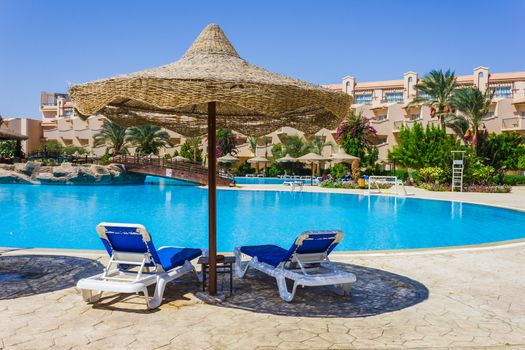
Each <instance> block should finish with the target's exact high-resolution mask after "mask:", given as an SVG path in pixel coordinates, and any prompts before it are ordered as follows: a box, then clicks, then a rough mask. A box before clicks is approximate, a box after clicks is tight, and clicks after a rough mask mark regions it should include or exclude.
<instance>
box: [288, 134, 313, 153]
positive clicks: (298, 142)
mask: <svg viewBox="0 0 525 350" xmlns="http://www.w3.org/2000/svg"><path fill="white" fill-rule="evenodd" d="M282 143H283V145H282V148H283V149H284V153H285V154H289V155H290V156H292V157H294V158H297V157H300V156H304V155H305V154H306V153H308V152H310V145H309V144H308V142H306V141H305V139H304V138H302V137H300V136H298V135H291V136H290V135H287V136H285V137H283V138H282Z"/></svg>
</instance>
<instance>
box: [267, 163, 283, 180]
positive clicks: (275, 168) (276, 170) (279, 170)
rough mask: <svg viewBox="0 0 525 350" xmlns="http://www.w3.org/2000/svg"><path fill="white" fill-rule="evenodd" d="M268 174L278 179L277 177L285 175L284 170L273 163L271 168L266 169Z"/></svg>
mask: <svg viewBox="0 0 525 350" xmlns="http://www.w3.org/2000/svg"><path fill="white" fill-rule="evenodd" d="M266 174H267V175H268V176H270V177H276V176H277V175H282V174H284V169H283V168H282V167H281V166H280V165H279V164H277V163H273V164H272V165H271V166H269V167H268V168H266Z"/></svg>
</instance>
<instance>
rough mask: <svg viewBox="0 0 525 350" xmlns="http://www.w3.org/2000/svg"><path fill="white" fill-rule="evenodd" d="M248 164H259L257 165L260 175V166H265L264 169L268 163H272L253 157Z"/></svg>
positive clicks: (262, 158)
mask: <svg viewBox="0 0 525 350" xmlns="http://www.w3.org/2000/svg"><path fill="white" fill-rule="evenodd" d="M247 162H248V163H250V164H257V165H256V167H257V173H259V171H260V170H261V169H260V168H259V164H263V165H264V167H265V168H266V163H270V161H269V160H268V159H266V158H264V157H253V158H250V159H248V160H247Z"/></svg>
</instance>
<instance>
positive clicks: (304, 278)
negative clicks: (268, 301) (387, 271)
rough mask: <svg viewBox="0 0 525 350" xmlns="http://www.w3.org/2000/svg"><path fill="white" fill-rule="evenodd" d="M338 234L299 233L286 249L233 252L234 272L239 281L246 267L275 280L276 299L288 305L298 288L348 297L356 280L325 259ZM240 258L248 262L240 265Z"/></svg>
mask: <svg viewBox="0 0 525 350" xmlns="http://www.w3.org/2000/svg"><path fill="white" fill-rule="evenodd" d="M343 237H344V234H343V232H341V231H310V232H304V233H302V234H301V235H300V236H299V237H297V239H296V240H295V242H294V244H293V245H292V246H291V247H290V249H288V250H286V249H283V248H281V247H279V246H276V245H258V246H242V247H237V248H235V252H234V253H235V256H236V262H235V272H236V275H237V276H238V277H239V278H243V277H244V276H245V274H246V271H248V269H249V268H250V267H252V268H254V269H257V270H259V271H261V272H263V273H265V274H267V275H270V276H272V277H274V278H275V279H276V280H277V287H278V288H279V295H280V296H281V298H282V299H283V300H284V301H288V302H291V301H292V300H293V298H294V296H295V292H296V289H297V287H298V286H303V287H304V286H326V285H331V286H335V287H337V288H336V291H338V292H340V293H341V294H343V295H344V294H348V295H349V294H350V288H351V285H352V283H354V282H355V281H356V276H355V275H354V274H353V273H351V272H348V271H343V270H340V269H338V268H337V267H336V266H335V265H334V264H333V263H332V262H331V261H330V259H328V255H329V254H330V252H331V251H332V250H333V249H334V248H335V246H336V245H337V244H338V243H339V242H340V241H341V240H342V239H343ZM242 254H245V255H248V256H250V257H251V260H250V261H248V262H247V263H246V265H245V266H243V265H242V263H241V259H242ZM286 279H290V280H292V281H293V282H294V283H293V288H292V291H291V292H289V291H288V287H287V286H286Z"/></svg>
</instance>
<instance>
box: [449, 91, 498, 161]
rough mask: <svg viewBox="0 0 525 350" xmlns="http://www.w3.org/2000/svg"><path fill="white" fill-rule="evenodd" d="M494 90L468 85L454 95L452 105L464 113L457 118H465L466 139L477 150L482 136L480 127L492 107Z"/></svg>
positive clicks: (456, 117)
mask: <svg viewBox="0 0 525 350" xmlns="http://www.w3.org/2000/svg"><path fill="white" fill-rule="evenodd" d="M492 96H493V92H491V90H489V89H487V90H486V91H485V92H481V90H480V89H478V88H477V87H468V88H462V89H459V90H456V91H455V92H454V95H453V96H452V106H453V107H454V108H456V109H457V110H458V111H459V112H461V113H462V114H460V115H456V116H455V119H459V120H461V119H463V120H464V122H465V121H466V123H468V129H467V131H466V133H465V140H466V141H467V142H470V143H471V145H472V148H473V149H474V151H476V148H477V145H478V141H479V138H480V127H481V125H482V124H483V118H485V117H486V115H487V113H488V112H489V109H490V102H491V100H492Z"/></svg>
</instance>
